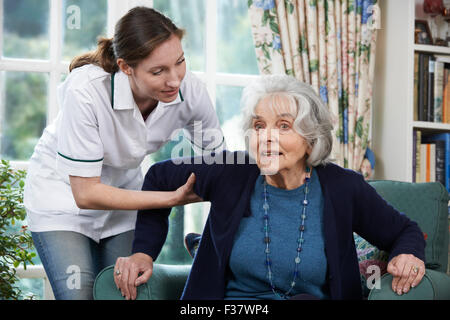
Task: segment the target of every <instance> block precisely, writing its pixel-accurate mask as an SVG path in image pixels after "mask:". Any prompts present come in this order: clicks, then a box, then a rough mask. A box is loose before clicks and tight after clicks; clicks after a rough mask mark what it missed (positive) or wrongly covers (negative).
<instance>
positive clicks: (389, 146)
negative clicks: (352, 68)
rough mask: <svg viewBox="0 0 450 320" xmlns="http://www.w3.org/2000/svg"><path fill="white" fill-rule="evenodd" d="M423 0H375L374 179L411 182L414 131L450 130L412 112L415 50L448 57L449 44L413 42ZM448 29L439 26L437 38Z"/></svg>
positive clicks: (438, 131) (448, 126) (440, 131)
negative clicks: (377, 21) (378, 20)
mask: <svg viewBox="0 0 450 320" xmlns="http://www.w3.org/2000/svg"><path fill="white" fill-rule="evenodd" d="M422 3H423V1H422V0H395V1H392V0H379V5H380V9H381V29H380V30H379V32H378V39H377V50H376V66H375V68H376V69H375V70H376V72H375V78H374V94H373V96H374V98H373V119H372V148H373V150H374V152H375V155H376V160H377V164H376V167H375V176H374V178H375V179H390V180H399V181H407V182H411V181H413V132H414V130H420V131H421V132H422V134H426V135H429V134H435V133H448V132H450V124H448V123H437V122H426V121H417V119H415V117H414V54H415V53H416V52H417V53H429V54H436V55H448V56H449V58H450V48H449V47H441V46H433V45H419V44H415V43H414V21H415V19H416V18H417V19H422V20H426V19H427V18H428V17H427V15H426V14H424V13H423V10H422ZM447 25H448V24H446V27H447ZM441 27H442V25H441ZM447 28H448V27H447ZM447 31H448V29H446V30H442V29H439V30H437V32H438V33H439V35H440V36H441V37H442V33H444V34H445V33H446V32H447Z"/></svg>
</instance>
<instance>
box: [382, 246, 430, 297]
mask: <svg viewBox="0 0 450 320" xmlns="http://www.w3.org/2000/svg"><path fill="white" fill-rule="evenodd" d="M387 272H389V273H390V274H392V276H393V277H394V279H393V280H392V290H394V292H396V293H397V294H399V295H401V294H403V293H407V292H408V291H409V289H410V288H411V287H412V288H414V287H416V286H417V285H418V284H419V283H420V281H421V280H422V278H423V276H424V275H425V263H424V262H423V261H422V260H420V259H418V258H416V257H415V256H414V255H412V254H399V255H398V256H395V257H394V258H392V260H391V261H390V262H389V264H388V266H387Z"/></svg>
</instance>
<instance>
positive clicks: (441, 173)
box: [435, 140, 445, 187]
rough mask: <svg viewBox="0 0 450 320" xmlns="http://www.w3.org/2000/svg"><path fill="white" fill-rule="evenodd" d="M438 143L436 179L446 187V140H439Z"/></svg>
mask: <svg viewBox="0 0 450 320" xmlns="http://www.w3.org/2000/svg"><path fill="white" fill-rule="evenodd" d="M435 144H436V181H437V182H440V183H441V184H442V185H443V186H444V187H445V141H443V140H437V141H436V142H435Z"/></svg>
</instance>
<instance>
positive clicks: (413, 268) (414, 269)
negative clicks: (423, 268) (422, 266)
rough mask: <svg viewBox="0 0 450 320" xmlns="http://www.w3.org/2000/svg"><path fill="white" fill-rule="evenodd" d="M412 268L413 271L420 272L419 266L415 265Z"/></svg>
mask: <svg viewBox="0 0 450 320" xmlns="http://www.w3.org/2000/svg"><path fill="white" fill-rule="evenodd" d="M411 270H412V272H414V273H417V272H419V267H418V266H413V267H412V268H411Z"/></svg>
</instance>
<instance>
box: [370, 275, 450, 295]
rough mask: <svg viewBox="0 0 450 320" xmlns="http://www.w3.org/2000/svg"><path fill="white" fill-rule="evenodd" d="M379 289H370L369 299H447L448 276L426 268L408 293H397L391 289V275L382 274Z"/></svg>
mask: <svg viewBox="0 0 450 320" xmlns="http://www.w3.org/2000/svg"><path fill="white" fill-rule="evenodd" d="M380 285H381V286H380V289H375V288H374V289H372V290H371V291H370V293H369V297H368V299H369V300H449V299H450V277H449V276H448V275H446V274H445V273H443V272H439V271H436V270H431V269H426V271H425V275H424V277H423V278H422V281H421V282H420V283H419V285H418V286H417V287H415V288H411V289H410V290H409V292H408V293H406V294H402V295H401V296H399V295H397V294H396V293H395V292H394V291H392V275H391V274H389V273H386V274H384V275H383V276H382V277H381V279H380Z"/></svg>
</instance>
